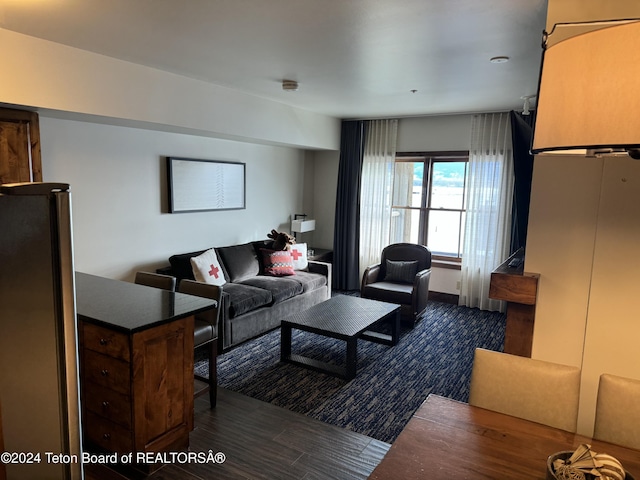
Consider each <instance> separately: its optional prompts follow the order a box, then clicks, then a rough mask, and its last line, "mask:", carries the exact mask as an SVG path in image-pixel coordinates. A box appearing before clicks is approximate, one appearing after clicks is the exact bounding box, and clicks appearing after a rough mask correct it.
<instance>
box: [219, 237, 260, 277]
mask: <svg viewBox="0 0 640 480" xmlns="http://www.w3.org/2000/svg"><path fill="white" fill-rule="evenodd" d="M216 252H217V253H218V258H219V259H220V261H221V262H222V263H223V264H224V269H225V271H226V273H227V280H228V281H230V282H233V283H238V282H241V281H242V280H245V279H247V278H250V277H255V276H256V275H258V274H259V273H260V264H259V263H258V256H257V255H256V251H255V248H253V245H252V244H251V243H244V244H242V245H232V246H230V247H220V248H216Z"/></svg>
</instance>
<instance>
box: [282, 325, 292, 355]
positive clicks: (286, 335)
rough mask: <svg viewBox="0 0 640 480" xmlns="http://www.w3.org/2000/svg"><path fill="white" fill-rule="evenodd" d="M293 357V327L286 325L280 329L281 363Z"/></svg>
mask: <svg viewBox="0 0 640 480" xmlns="http://www.w3.org/2000/svg"><path fill="white" fill-rule="evenodd" d="M290 357H291V326H290V325H285V324H284V323H283V324H282V326H281V327H280V361H282V362H284V361H285V360H288V359H289V358H290Z"/></svg>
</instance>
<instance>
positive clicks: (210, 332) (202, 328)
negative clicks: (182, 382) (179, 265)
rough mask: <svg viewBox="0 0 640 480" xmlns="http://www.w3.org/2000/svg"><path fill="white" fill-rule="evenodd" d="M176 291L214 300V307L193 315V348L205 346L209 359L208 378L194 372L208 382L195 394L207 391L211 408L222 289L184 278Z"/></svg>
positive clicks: (215, 392) (215, 391)
mask: <svg viewBox="0 0 640 480" xmlns="http://www.w3.org/2000/svg"><path fill="white" fill-rule="evenodd" d="M178 292H180V293H187V294H189V295H195V296H198V297H205V298H210V299H212V300H215V302H216V305H215V307H214V308H211V309H209V310H206V311H204V312H202V313H198V314H196V315H195V322H194V328H193V335H194V339H193V340H194V341H193V346H194V350H196V349H198V348H200V347H206V349H207V357H208V360H209V378H205V377H202V376H200V375H196V374H195V373H194V376H195V378H196V379H198V380H200V381H202V382H205V383H207V384H208V388H207V389H204V390H202V391H199V392H197V394H196V396H199V395H201V394H203V393H205V392H207V391H208V392H209V403H210V404H211V408H213V407H215V406H216V401H217V397H218V369H217V365H216V360H217V358H218V318H219V312H220V302H221V301H222V289H221V288H220V287H219V286H216V285H210V284H208V283H203V282H197V281H195V280H188V279H185V280H182V281H181V282H180V284H179V285H178Z"/></svg>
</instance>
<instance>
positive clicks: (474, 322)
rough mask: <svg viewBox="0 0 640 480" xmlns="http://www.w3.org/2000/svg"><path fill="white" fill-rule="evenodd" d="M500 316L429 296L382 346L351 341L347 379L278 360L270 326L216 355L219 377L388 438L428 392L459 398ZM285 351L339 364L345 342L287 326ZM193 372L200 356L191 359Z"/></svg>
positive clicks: (494, 344)
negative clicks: (417, 315)
mask: <svg viewBox="0 0 640 480" xmlns="http://www.w3.org/2000/svg"><path fill="white" fill-rule="evenodd" d="M504 327H505V316H504V315H503V314H500V313H496V312H485V311H481V310H478V309H472V308H466V307H459V306H456V305H450V304H446V303H439V302H431V303H430V304H429V307H428V308H427V312H426V313H425V315H424V316H423V318H422V319H421V320H420V322H418V324H417V325H416V327H415V328H414V329H408V328H403V329H402V335H401V338H400V342H399V343H398V344H397V345H396V346H394V347H389V346H385V345H381V344H377V343H371V342H367V341H364V340H359V341H358V373H357V376H356V378H355V379H353V380H351V381H349V382H347V381H345V380H341V379H338V378H335V377H332V376H329V375H326V374H323V373H318V372H314V371H311V370H307V369H305V368H301V367H298V366H295V365H289V364H283V363H280V331H279V330H275V331H272V332H270V333H267V334H266V335H263V336H262V337H260V338H258V339H255V340H252V341H250V342H247V343H245V344H243V345H241V346H239V347H237V348H235V349H233V350H231V351H230V352H227V353H225V354H223V355H220V356H219V357H218V381H219V385H220V386H221V387H224V388H228V389H229V390H233V391H236V392H239V393H242V394H244V395H248V396H250V397H253V398H256V399H258V400H262V401H265V402H270V403H272V404H274V405H278V406H280V407H283V408H287V409H289V410H291V411H294V412H299V413H302V414H305V415H308V416H310V417H313V418H316V419H318V420H321V421H323V422H326V423H329V424H332V425H337V426H339V427H343V428H347V429H349V430H352V431H355V432H358V433H362V434H364V435H368V436H370V437H373V438H375V439H378V440H381V441H383V442H388V443H392V442H393V440H395V438H396V437H397V436H398V434H399V433H400V431H401V430H402V429H403V427H404V426H405V425H406V423H407V422H408V421H409V419H410V418H411V416H412V415H413V413H414V412H415V411H416V410H417V409H418V407H419V406H420V405H421V404H422V402H423V401H424V400H425V399H426V397H427V395H429V394H430V393H434V394H438V395H443V396H446V397H450V398H453V399H456V400H460V401H467V398H468V395H469V380H470V376H471V368H472V365H473V351H474V349H475V348H476V347H481V348H487V349H490V350H502V346H503V343H504ZM292 345H293V347H292V351H293V352H294V353H298V354H302V355H305V356H308V357H312V358H316V359H319V360H323V361H327V362H330V363H335V364H343V363H344V356H345V350H346V347H345V343H344V342H341V341H338V340H334V339H330V338H324V337H320V336H318V335H314V334H311V333H307V332H300V331H296V330H294V331H293V342H292ZM196 370H197V371H198V373H199V374H201V375H205V376H206V372H207V364H206V360H204V361H196Z"/></svg>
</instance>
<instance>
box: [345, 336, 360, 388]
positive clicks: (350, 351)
mask: <svg viewBox="0 0 640 480" xmlns="http://www.w3.org/2000/svg"><path fill="white" fill-rule="evenodd" d="M357 368H358V339H357V338H350V339H348V340H347V371H346V375H345V377H346V379H347V380H352V379H354V378H356V370H357Z"/></svg>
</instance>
